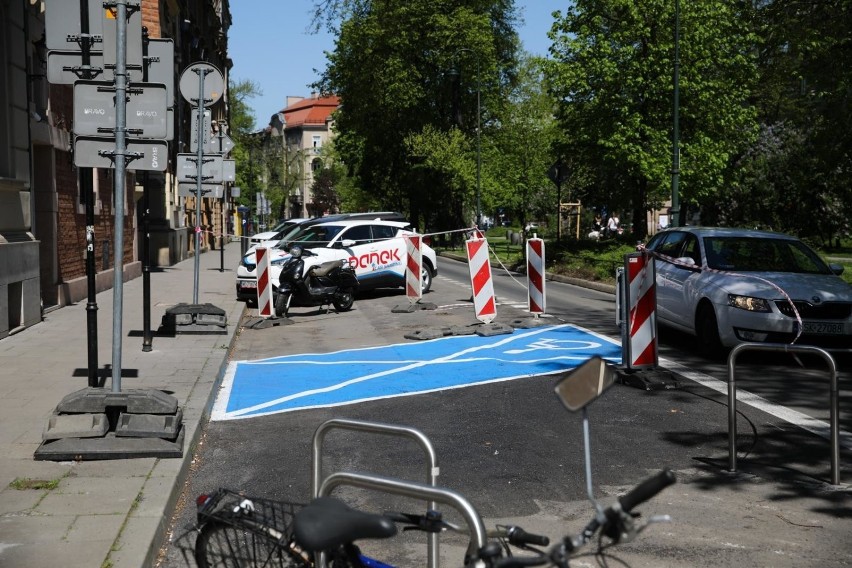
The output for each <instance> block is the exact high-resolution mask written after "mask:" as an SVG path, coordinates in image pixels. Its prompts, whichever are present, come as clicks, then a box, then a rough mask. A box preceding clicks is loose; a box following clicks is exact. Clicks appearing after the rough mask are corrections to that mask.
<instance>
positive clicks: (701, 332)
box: [695, 304, 722, 358]
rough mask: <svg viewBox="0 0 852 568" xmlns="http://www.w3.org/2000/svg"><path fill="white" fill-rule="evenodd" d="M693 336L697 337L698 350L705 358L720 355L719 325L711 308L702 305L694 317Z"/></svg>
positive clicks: (707, 305)
mask: <svg viewBox="0 0 852 568" xmlns="http://www.w3.org/2000/svg"><path fill="white" fill-rule="evenodd" d="M695 334H696V335H697V336H698V349H699V350H700V351H701V354H702V355H704V356H705V357H710V358H716V357H718V356H719V355H721V353H722V342H721V340H720V339H719V323H718V322H717V320H716V312H714V311H713V306H711V305H709V304H704V305H702V306H701V307H700V308H699V309H698V314H697V315H696V316H695Z"/></svg>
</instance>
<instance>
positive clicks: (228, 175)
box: [222, 160, 237, 183]
mask: <svg viewBox="0 0 852 568" xmlns="http://www.w3.org/2000/svg"><path fill="white" fill-rule="evenodd" d="M222 181H226V182H228V183H234V182H235V181H237V161H236V160H222Z"/></svg>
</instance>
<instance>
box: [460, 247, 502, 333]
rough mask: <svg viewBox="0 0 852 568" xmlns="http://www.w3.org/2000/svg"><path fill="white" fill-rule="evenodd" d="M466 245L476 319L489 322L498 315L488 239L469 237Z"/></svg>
mask: <svg viewBox="0 0 852 568" xmlns="http://www.w3.org/2000/svg"><path fill="white" fill-rule="evenodd" d="M465 247H466V249H467V266H468V268H469V269H470V286H471V289H472V290H473V307H474V309H475V310H476V319H478V320H479V321H481V322H482V323H485V324H489V323H491V322H492V321H494V318H496V317H497V301H496V300H495V299H494V280H493V279H492V276H491V263H490V262H489V260H488V241H487V240H485V239H469V240H467V241H465Z"/></svg>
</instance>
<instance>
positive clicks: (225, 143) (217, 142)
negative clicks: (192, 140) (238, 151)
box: [204, 132, 234, 154]
mask: <svg viewBox="0 0 852 568" xmlns="http://www.w3.org/2000/svg"><path fill="white" fill-rule="evenodd" d="M233 149H234V141H233V140H232V139H231V137H230V136H228V135H227V134H225V133H224V132H219V133H215V132H214V133H213V135H212V136H211V137H210V140H209V141H208V142H207V144H205V146H204V152H205V153H210V154H230V153H231V150H233Z"/></svg>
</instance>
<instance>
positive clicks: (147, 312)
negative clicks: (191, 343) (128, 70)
mask: <svg viewBox="0 0 852 568" xmlns="http://www.w3.org/2000/svg"><path fill="white" fill-rule="evenodd" d="M148 45H149V41H148V28H144V27H143V28H142V82H143V83H147V82H148V60H147V57H148ZM148 181H149V180H148V171H147V170H146V171H145V172H144V173H143V174H142V351H143V352H145V353H148V352H150V351H151V349H152V347H151V343H152V341H153V336H152V334H151V205H150V191H151V190H150V188H149V187H148V185H149V183H148Z"/></svg>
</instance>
